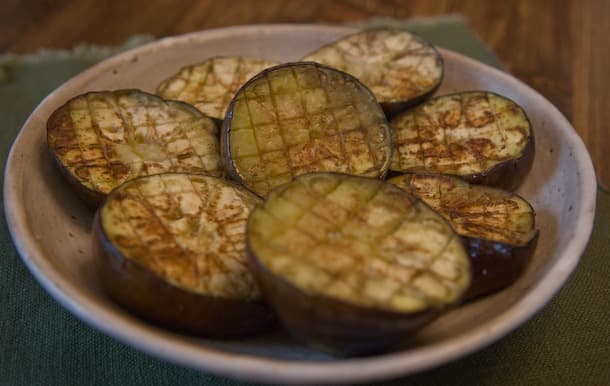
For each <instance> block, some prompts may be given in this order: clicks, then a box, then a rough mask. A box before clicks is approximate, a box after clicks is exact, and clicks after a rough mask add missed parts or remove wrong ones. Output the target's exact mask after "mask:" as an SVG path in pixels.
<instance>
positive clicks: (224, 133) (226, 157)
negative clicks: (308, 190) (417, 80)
mask: <svg viewBox="0 0 610 386" xmlns="http://www.w3.org/2000/svg"><path fill="white" fill-rule="evenodd" d="M305 64H308V65H313V66H316V67H320V68H323V69H329V70H332V71H336V72H339V73H341V74H343V76H345V77H347V78H350V79H352V80H354V81H355V83H356V84H357V85H359V86H360V88H361V89H362V90H364V92H366V93H367V94H368V96H369V98H370V99H371V100H372V101H374V102H375V103H377V104H379V103H378V102H377V99H375V96H374V95H373V92H372V91H371V90H370V89H369V88H368V87H366V86H365V85H364V84H363V83H362V82H361V81H360V80H358V78H356V77H354V76H353V75H350V74H348V73H347V72H344V71H341V70H337V69H336V68H332V67H329V66H326V65H323V64H320V63H316V62H289V63H282V64H278V65H277V66H273V67H268V68H266V69H264V70H263V71H261V72H260V73H258V74H257V75H254V76H253V77H252V78H250V80H248V81H247V82H246V83H244V84H243V85H242V86H241V87H240V88H239V90H237V92H236V93H235V97H236V96H237V95H239V94H240V93H241V92H242V90H244V89H245V88H246V87H249V86H250V84H251V83H254V82H255V81H256V80H258V79H259V78H261V77H263V76H265V75H266V74H267V73H268V72H271V71H273V70H276V69H278V68H283V67H292V66H295V65H305ZM235 97H233V99H232V100H231V102H230V103H229V106H228V108H227V114H226V115H225V119H224V120H223V122H222V126H221V128H220V158H221V164H222V166H223V167H224V171H225V173H227V176H228V177H229V178H230V179H232V180H233V181H236V182H237V183H239V184H240V185H243V186H244V187H246V188H248V187H247V185H246V184H245V183H244V181H243V179H242V178H241V176H240V175H239V173H238V172H237V168H236V167H235V164H234V162H233V159H232V158H231V150H230V138H229V137H230V133H231V120H232V119H233V107H234V106H235ZM380 108H381V110H383V108H382V107H381V105H380ZM384 116H385V113H384ZM385 123H386V126H387V128H388V130H387V132H386V135H388V136H389V138H390V146H393V142H392V129H391V127H390V122H389V120H388V119H387V117H386V119H385ZM391 164H392V152H390V156H389V157H388V159H387V160H386V163H385V164H384V165H383V167H382V169H381V171H380V174H379V177H378V178H379V179H384V178H385V176H386V174H387V173H388V172H389V170H390V165H391ZM327 173H332V171H329V172H327ZM248 190H250V189H249V188H248ZM263 198H264V197H263Z"/></svg>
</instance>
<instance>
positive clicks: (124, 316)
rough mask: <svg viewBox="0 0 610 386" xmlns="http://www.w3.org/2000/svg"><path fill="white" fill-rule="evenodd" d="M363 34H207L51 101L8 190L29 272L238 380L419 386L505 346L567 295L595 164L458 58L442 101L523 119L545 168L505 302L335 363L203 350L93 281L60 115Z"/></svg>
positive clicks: (140, 54)
mask: <svg viewBox="0 0 610 386" xmlns="http://www.w3.org/2000/svg"><path fill="white" fill-rule="evenodd" d="M350 32H353V30H352V29H350V28H346V27H335V26H320V25H257V26H241V27H232V28H223V29H216V30H208V31H203V32H198V33H193V34H188V35H184V36H178V37H172V38H167V39H162V40H160V41H157V42H154V43H151V44H148V45H145V46H142V47H139V48H136V49H133V50H131V51H128V52H125V53H123V54H120V55H117V56H115V57H112V58H110V59H108V60H105V61H103V62H102V63H100V64H98V65H96V66H94V67H92V68H90V69H88V70H87V71H85V72H83V73H81V74H80V75H78V76H76V77H74V78H72V79H71V80H70V81H68V82H66V83H65V84H64V85H63V86H61V87H59V88H58V89H57V90H55V91H54V92H52V93H51V94H50V95H49V96H48V97H47V98H46V99H45V100H44V101H42V103H41V104H40V105H39V106H38V107H37V108H36V110H35V111H34V112H33V113H32V114H31V116H30V117H29V119H28V120H27V122H26V123H25V125H24V126H23V128H22V130H21V132H20V134H19V136H18V137H17V139H16V140H15V142H14V144H13V147H12V149H11V153H10V155H9V158H8V161H7V165H6V171H5V180H4V205H5V212H6V218H7V221H8V224H9V227H10V232H11V235H12V237H13V240H14V242H15V245H16V247H17V249H18V251H19V254H20V255H21V257H22V259H23V261H24V263H25V264H26V265H27V267H28V268H29V269H30V271H31V272H32V274H33V275H34V276H35V277H36V279H37V280H38V281H39V282H40V283H41V285H42V286H43V287H44V288H45V289H46V290H47V291H48V292H49V293H50V294H51V296H53V297H54V298H55V299H56V300H57V301H58V302H59V303H61V304H62V305H63V306H64V307H66V308H67V309H68V310H69V311H70V312H72V313H73V314H75V315H76V316H77V317H79V318H81V319H82V320H84V321H85V322H86V323H88V324H89V325H91V326H93V327H95V328H97V329H99V330H101V331H103V332H104V333H106V334H108V335H110V336H113V337H114V338H116V339H117V340H120V341H122V342H124V343H126V344H129V345H131V346H133V347H136V348H138V349H140V350H142V351H145V352H147V353H149V354H151V355H154V356H157V357H159V358H162V359H165V360H168V361H171V362H174V363H178V364H181V365H184V366H189V367H193V368H196V369H200V370H202V371H205V372H210V373H214V374H218V375H223V376H228V377H231V378H236V379H241V380H250V381H260V382H280V383H294V384H296V383H298V384H316V383H348V382H365V381H373V380H380V379H385V378H393V377H398V376H401V375H407V374H411V373H414V372H417V371H421V370H424V369H427V368H431V367H434V366H437V365H440V364H442V363H446V362H448V361H451V360H454V359H456V358H459V357H461V356H464V355H466V354H468V353H471V352H473V351H475V350H478V349H480V348H482V347H484V346H486V345H489V344H490V343H492V342H494V341H496V340H498V339H500V338H501V337H503V336H505V335H506V334H507V333H509V332H510V331H512V330H513V329H515V328H516V327H518V326H519V325H521V324H522V323H524V322H525V321H526V320H527V319H529V318H530V317H531V316H532V315H534V313H536V312H537V311H539V310H540V309H541V308H542V307H543V306H544V305H545V304H546V303H547V302H548V301H549V300H550V299H551V298H552V297H553V296H554V294H555V293H556V292H557V291H558V290H559V288H561V286H562V285H563V284H564V283H565V281H566V280H567V278H568V276H569V275H570V273H571V272H572V271H573V270H574V268H575V267H576V264H577V263H578V260H579V258H580V256H581V254H582V252H583V250H584V248H585V246H586V244H587V241H588V239H589V236H590V233H591V228H592V225H593V216H594V211H595V195H596V180H595V175H594V171H593V166H592V164H591V160H590V157H589V154H588V153H587V150H586V148H585V147H584V145H583V142H582V141H581V139H580V137H579V136H578V135H577V134H576V132H575V131H574V129H573V128H572V126H571V125H570V123H569V122H568V121H567V120H566V119H565V118H564V117H563V115H562V114H561V113H560V112H559V111H558V110H557V109H556V108H555V107H553V105H551V103H549V102H548V101H547V100H546V99H545V98H544V97H542V96H541V95H540V94H538V93H537V92H535V91H534V90H532V89H531V88H530V87H528V86H526V85H525V84H523V83H521V82H520V81H518V80H516V79H515V78H513V77H511V76H510V75H508V74H506V73H503V72H501V71H498V70H495V69H493V68H491V67H489V66H486V65H484V64H482V63H479V62H476V61H474V60H472V59H469V58H466V57H464V56H462V55H459V54H457V53H454V52H450V51H447V50H440V52H441V54H442V55H443V57H444V58H445V64H446V69H445V79H444V81H443V84H442V86H441V88H440V90H439V91H438V92H437V94H445V93H449V92H455V91H461V90H474V89H484V90H489V91H493V92H497V93H499V94H502V95H505V96H507V97H509V98H511V99H513V100H514V101H516V102H517V103H519V104H520V105H521V106H523V108H524V109H525V110H526V112H527V114H528V116H529V118H530V119H531V122H532V125H533V128H534V131H535V139H536V158H535V161H534V166H533V168H532V171H531V173H530V175H529V176H528V178H527V180H526V183H525V184H524V185H523V186H522V187H521V189H520V190H519V192H520V193H521V194H522V195H523V196H524V197H526V198H527V199H528V200H529V201H530V202H531V203H532V204H533V206H534V208H535V209H536V211H537V214H538V215H537V224H538V227H539V229H540V240H539V244H538V249H537V251H536V254H535V256H534V258H533V261H532V263H531V264H530V266H529V267H528V269H527V271H526V272H525V274H524V275H523V276H522V277H521V278H520V279H519V280H518V281H517V283H515V284H514V285H513V286H511V287H510V288H508V289H507V290H505V291H502V292H500V293H498V294H496V295H494V296H491V297H487V298H484V299H481V300H479V301H476V302H473V303H470V304H467V305H465V306H463V307H460V308H458V309H455V310H454V311H451V312H449V313H447V314H446V315H444V316H443V317H441V318H440V319H438V320H437V321H435V322H434V323H433V324H431V325H429V326H427V327H426V328H425V329H424V330H422V331H421V333H420V334H419V335H418V336H417V338H416V339H415V340H413V341H412V342H410V343H408V344H405V345H404V346H403V347H400V348H398V349H397V350H395V351H393V352H390V353H387V354H385V355H378V356H371V357H365V358H352V359H337V358H331V357H328V356H325V355H324V354H320V353H318V352H315V351H313V350H310V349H308V348H306V347H304V346H302V345H300V344H298V343H296V342H294V341H293V340H292V339H291V338H290V337H288V335H287V334H286V333H284V332H282V331H278V332H276V333H273V334H270V335H265V336H261V337H259V338H256V339H249V340H242V341H214V340H205V339H194V338H191V337H186V336H182V335H178V334H175V333H172V332H170V331H166V330H163V329H160V328H157V327H154V326H152V325H149V324H147V323H146V322H143V321H141V320H140V319H137V318H135V317H133V316H131V315H130V314H129V313H127V312H125V311H124V310H123V309H121V308H119V307H118V306H116V305H115V304H114V303H112V302H111V301H110V300H109V299H108V298H107V297H106V296H105V294H104V293H103V292H102V291H101V288H100V285H99V282H98V279H97V277H96V275H95V272H94V271H93V269H92V264H91V261H92V258H91V253H90V250H91V241H90V234H89V232H90V224H91V219H92V215H93V213H92V211H91V210H89V209H88V208H87V207H86V206H85V205H84V204H82V203H81V202H80V201H79V200H78V199H77V198H76V197H75V195H74V193H73V192H72V191H71V190H70V189H69V188H68V186H67V185H66V183H65V181H64V180H63V179H62V177H61V175H60V173H59V171H58V170H57V168H56V167H55V165H54V164H53V162H52V158H51V157H50V156H49V154H48V153H47V151H46V147H45V146H46V145H45V124H46V120H47V118H48V117H49V115H50V114H51V113H52V112H53V111H54V110H55V109H56V108H58V107H59V106H60V105H62V104H63V103H64V102H65V101H67V100H68V99H70V98H71V97H73V96H75V95H77V94H80V93H83V92H86V91H92V90H105V89H117V88H134V87H135V88H141V89H143V90H145V91H149V92H152V91H154V89H155V87H156V85H157V84H158V83H159V82H160V81H161V80H163V79H164V78H166V77H167V76H169V75H171V74H173V73H174V72H176V71H177V70H178V69H179V68H180V67H182V66H184V65H188V64H191V63H195V62H198V61H202V60H203V59H205V58H207V57H210V56H213V55H232V54H241V55H248V56H259V57H264V58H268V59H273V60H278V61H294V60H297V59H299V58H300V57H301V56H302V55H304V54H306V53H308V52H310V51H312V50H313V49H315V48H317V47H319V46H320V45H322V44H325V43H328V42H330V41H333V40H335V39H337V38H338V37H340V36H343V35H345V34H347V33H350Z"/></svg>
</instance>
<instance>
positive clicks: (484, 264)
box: [461, 232, 539, 301]
mask: <svg viewBox="0 0 610 386" xmlns="http://www.w3.org/2000/svg"><path fill="white" fill-rule="evenodd" d="M538 235H539V232H536V235H535V236H534V237H533V238H532V239H531V240H529V241H528V242H527V243H526V244H524V245H510V244H507V243H502V242H499V241H493V240H485V239H478V238H474V237H468V236H461V238H462V243H463V244H464V247H465V248H466V251H467V252H468V255H469V257H470V264H471V266H472V282H471V285H470V288H469V289H468V291H466V294H465V295H464V300H465V301H468V300H473V299H476V298H479V297H481V296H484V295H489V294H492V293H494V292H497V291H500V290H502V289H504V288H506V287H508V286H510V285H511V284H513V283H514V282H515V281H516V280H517V279H518V278H519V277H520V276H521V274H522V273H523V271H525V268H526V267H527V266H528V265H529V262H530V260H531V257H532V255H533V254H534V252H535V251H536V246H537V244H538Z"/></svg>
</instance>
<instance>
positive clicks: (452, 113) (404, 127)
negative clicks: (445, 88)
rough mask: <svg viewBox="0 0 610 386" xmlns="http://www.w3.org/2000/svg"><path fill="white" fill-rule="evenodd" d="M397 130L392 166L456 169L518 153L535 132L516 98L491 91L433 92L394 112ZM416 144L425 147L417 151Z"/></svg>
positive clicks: (474, 169) (464, 171) (469, 170)
mask: <svg viewBox="0 0 610 386" xmlns="http://www.w3.org/2000/svg"><path fill="white" fill-rule="evenodd" d="M494 104H495V105H497V106H500V109H501V110H500V111H498V108H497V107H494ZM456 117H458V119H457V120H456ZM424 122H425V125H426V127H425V128H424V127H423V126H422V124H424ZM504 122H510V124H512V125H514V128H513V132H514V134H512V132H511V135H509V133H507V129H506V128H505V123H504ZM392 130H393V131H394V138H395V143H394V146H395V152H397V153H398V156H397V157H396V159H395V161H394V162H393V163H392V170H396V171H402V172H415V171H428V172H436V173H447V174H457V175H472V174H476V173H483V172H485V171H487V170H490V169H491V168H492V167H494V166H495V165H498V164H500V163H503V162H505V161H509V160H513V159H517V158H518V157H520V156H521V154H523V152H524V151H525V146H526V145H527V140H528V139H529V138H528V136H529V135H531V131H530V127H529V122H528V121H527V118H526V117H525V115H524V113H523V112H522V110H521V109H520V108H519V107H518V106H517V105H516V104H515V103H514V102H512V101H510V100H508V99H506V98H503V97H500V96H498V95H495V94H492V93H488V92H464V93H458V94H451V95H445V96H441V97H437V98H434V99H432V100H430V101H428V102H426V103H424V104H423V105H420V106H418V107H416V108H414V109H412V110H410V111H407V112H405V113H403V114H401V115H399V116H397V117H395V118H394V119H393V121H392ZM422 130H424V131H425V135H424V136H422ZM434 130H436V134H435V135H433V134H434ZM435 136H436V137H437V138H435ZM413 146H417V147H418V150H421V151H417V152H415V151H414V150H413ZM417 165H422V166H423V167H419V166H417Z"/></svg>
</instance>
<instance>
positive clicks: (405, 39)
mask: <svg viewBox="0 0 610 386" xmlns="http://www.w3.org/2000/svg"><path fill="white" fill-rule="evenodd" d="M303 60H306V61H313V62H318V63H322V64H325V65H328V66H331V67H334V68H337V69H339V70H342V71H345V72H347V73H350V74H352V75H354V76H355V77H356V78H358V79H360V81H361V82H362V83H364V84H365V85H366V86H367V87H368V88H370V89H371V91H372V92H373V94H375V97H376V98H377V101H378V102H379V103H380V104H381V106H382V107H383V108H384V110H385V111H386V113H387V114H388V115H393V114H395V113H397V112H399V111H401V110H404V109H405V108H407V107H408V106H411V105H413V104H416V103H419V102H421V101H422V100H423V99H425V98H426V97H428V96H430V95H432V94H433V93H434V91H436V89H437V88H438V86H439V85H440V84H441V81H442V78H443V59H442V57H441V55H440V54H439V53H438V51H436V49H435V48H434V47H433V46H432V45H431V44H430V43H428V42H427V41H425V40H424V39H422V38H421V37H419V36H417V35H414V34H413V33H411V32H408V31H405V30H399V29H373V30H367V31H363V32H360V33H356V34H353V35H349V36H347V37H345V38H342V39H340V40H338V41H336V42H334V43H331V44H329V45H326V46H324V47H322V48H319V49H318V50H316V51H315V52H313V53H311V54H309V55H307V56H306V57H305V58H304V59H303Z"/></svg>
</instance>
